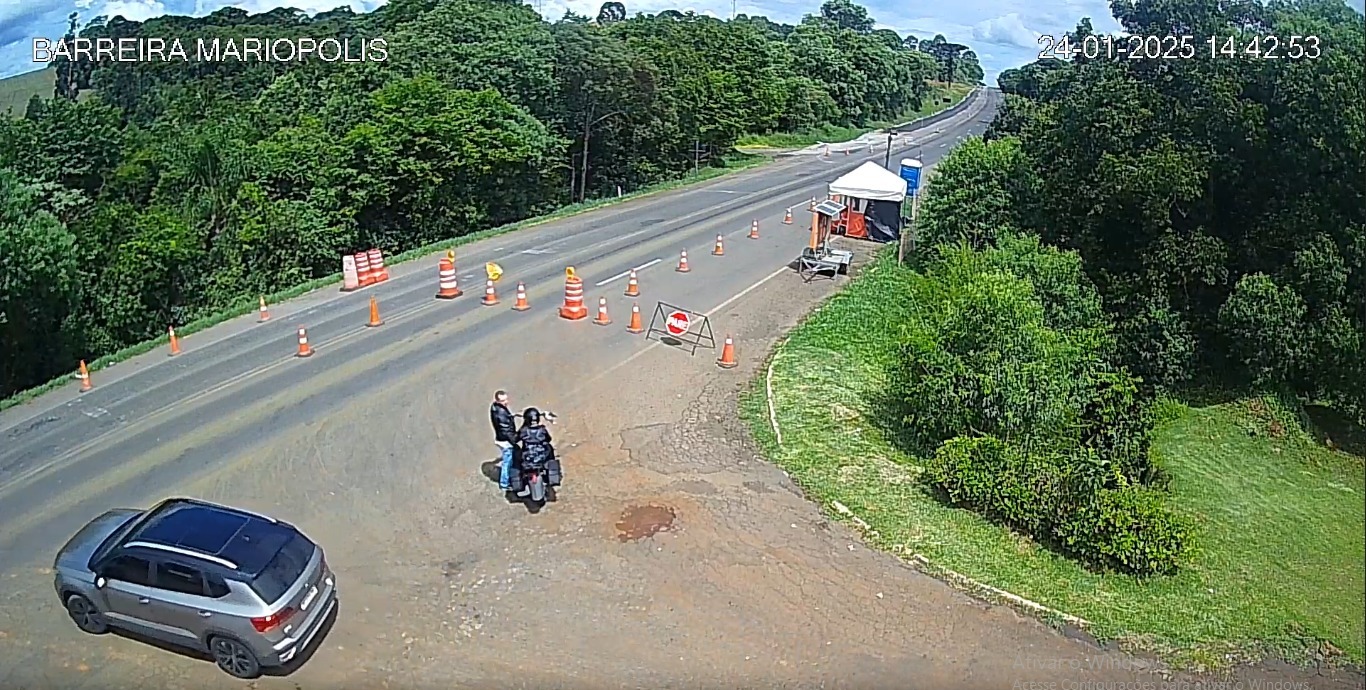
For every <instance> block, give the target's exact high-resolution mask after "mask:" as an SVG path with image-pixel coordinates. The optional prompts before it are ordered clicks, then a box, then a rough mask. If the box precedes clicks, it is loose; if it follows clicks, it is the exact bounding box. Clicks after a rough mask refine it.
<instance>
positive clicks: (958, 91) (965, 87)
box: [735, 36, 974, 151]
mask: <svg viewBox="0 0 1366 690" xmlns="http://www.w3.org/2000/svg"><path fill="white" fill-rule="evenodd" d="M936 38H943V37H942V36H937V37H936ZM973 88H974V87H973V86H972V85H969V84H945V83H943V82H935V83H934V84H932V85H931V91H930V93H929V95H928V96H926V97H925V99H924V102H923V103H922V104H921V105H920V107H918V108H916V109H914V110H910V111H907V112H904V113H901V114H900V115H899V116H897V117H895V118H892V119H889V120H884V121H881V122H869V123H866V125H864V126H862V127H841V126H838V125H823V126H821V127H817V128H815V129H810V130H806V131H804V132H778V133H773V134H746V135H745V136H743V137H740V140H739V141H737V142H736V143H735V145H736V146H737V147H738V148H740V149H741V150H755V151H758V150H762V149H799V148H804V147H807V146H811V145H813V144H817V143H826V144H835V143H840V142H845V141H851V140H853V139H857V138H859V137H860V136H863V135H864V134H867V133H868V132H872V131H875V130H879V129H886V128H888V127H895V126H897V125H900V124H905V123H907V122H911V121H912V120H917V119H919V118H922V117H928V116H930V115H933V114H935V113H937V112H940V111H942V110H947V109H949V108H952V107H953V106H955V105H957V104H959V103H961V102H962V101H963V99H964V98H967V97H968V94H970V93H972V89H973Z"/></svg>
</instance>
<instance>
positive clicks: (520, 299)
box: [512, 283, 531, 311]
mask: <svg viewBox="0 0 1366 690" xmlns="http://www.w3.org/2000/svg"><path fill="white" fill-rule="evenodd" d="M512 308H513V309H514V310H516V311H526V310H528V309H530V308H531V305H530V304H529V303H527V301H526V285H523V284H522V283H517V303H516V304H514V305H512Z"/></svg>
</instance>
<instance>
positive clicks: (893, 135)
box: [882, 129, 897, 170]
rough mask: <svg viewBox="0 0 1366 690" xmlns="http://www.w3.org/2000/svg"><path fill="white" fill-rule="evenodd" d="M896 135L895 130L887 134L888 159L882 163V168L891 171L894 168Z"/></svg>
mask: <svg viewBox="0 0 1366 690" xmlns="http://www.w3.org/2000/svg"><path fill="white" fill-rule="evenodd" d="M896 135H897V131H896V130H895V129H894V130H892V131H890V132H888V133H887V158H886V159H884V160H883V161H882V167H884V168H887V169H889V170H890V169H891V167H892V139H895V138H896Z"/></svg>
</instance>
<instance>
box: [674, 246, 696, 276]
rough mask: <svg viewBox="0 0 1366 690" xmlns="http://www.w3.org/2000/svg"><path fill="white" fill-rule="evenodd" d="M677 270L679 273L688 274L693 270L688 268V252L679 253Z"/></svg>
mask: <svg viewBox="0 0 1366 690" xmlns="http://www.w3.org/2000/svg"><path fill="white" fill-rule="evenodd" d="M675 270H677V271H678V272H679V273H687V272H688V271H691V270H692V269H691V268H688V250H686V249H684V250H683V251H681V252H679V253H678V268H677V269H675Z"/></svg>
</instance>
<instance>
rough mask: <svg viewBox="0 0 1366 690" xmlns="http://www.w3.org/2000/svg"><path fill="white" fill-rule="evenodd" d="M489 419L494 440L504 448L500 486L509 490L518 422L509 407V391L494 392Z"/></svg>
mask: <svg viewBox="0 0 1366 690" xmlns="http://www.w3.org/2000/svg"><path fill="white" fill-rule="evenodd" d="M489 421H491V422H493V442H494V443H496V444H497V445H498V448H499V449H501V450H502V452H503V455H502V459H501V461H500V462H499V465H498V488H500V489H502V490H503V491H507V490H508V489H509V488H510V483H509V480H510V475H511V473H512V451H513V449H514V447H515V446H516V445H517V422H516V420H514V419H513V418H512V411H511V410H509V409H508V393H507V391H501V390H500V391H498V392H496V393H494V394H493V404H492V405H490V406H489Z"/></svg>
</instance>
